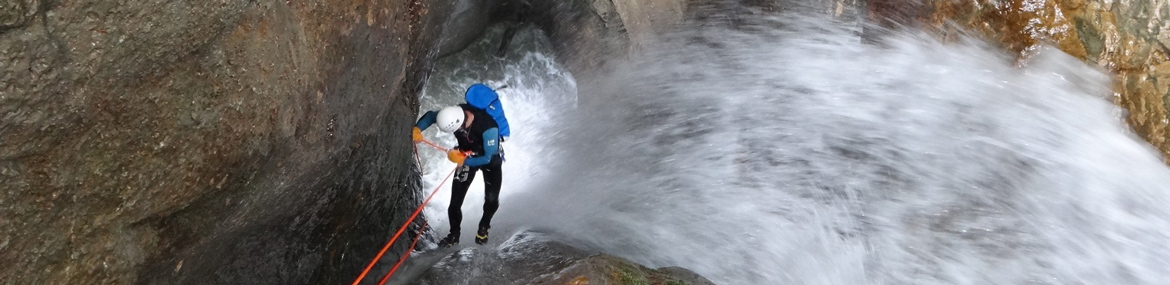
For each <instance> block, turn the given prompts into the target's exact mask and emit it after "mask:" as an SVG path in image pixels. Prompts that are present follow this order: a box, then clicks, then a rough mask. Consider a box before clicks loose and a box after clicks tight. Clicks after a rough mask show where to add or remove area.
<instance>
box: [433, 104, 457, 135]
mask: <svg viewBox="0 0 1170 285" xmlns="http://www.w3.org/2000/svg"><path fill="white" fill-rule="evenodd" d="M435 121H436V123H437V124H439V129H440V130H442V131H444V132H448V133H450V132H454V131H455V130H458V129H459V127H462V126H463V108H461V107H459V106H450V107H446V108H443V110H439V116H438V118H436V119H435Z"/></svg>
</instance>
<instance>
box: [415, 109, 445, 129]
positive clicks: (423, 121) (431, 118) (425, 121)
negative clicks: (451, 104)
mask: <svg viewBox="0 0 1170 285" xmlns="http://www.w3.org/2000/svg"><path fill="white" fill-rule="evenodd" d="M438 116H439V113H438V112H435V111H427V113H426V114H423V116H422V118H418V122H416V123H414V126H415V127H418V129H420V130H424V131H425V130H427V128H430V127H431V125H434V124H435V118H436V117H438Z"/></svg>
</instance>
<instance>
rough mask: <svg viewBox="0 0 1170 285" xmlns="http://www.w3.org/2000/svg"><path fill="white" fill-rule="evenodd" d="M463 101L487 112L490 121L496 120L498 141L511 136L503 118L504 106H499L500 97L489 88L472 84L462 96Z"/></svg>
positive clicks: (506, 119) (506, 122)
mask: <svg viewBox="0 0 1170 285" xmlns="http://www.w3.org/2000/svg"><path fill="white" fill-rule="evenodd" d="M463 99H465V100H467V104H469V105H471V106H473V107H476V108H480V109H483V110H484V111H487V113H488V115H491V116H492V119H495V120H496V125H497V126H498V127H499V131H500V141H501V142H502V141H503V139H505V138H507V137H508V136H509V135H511V130H509V128H508V118H507V117H504V105H503V104H500V95H499V94H496V91H495V90H492V88H491V87H488V86H487V85H483V84H480V83H476V84H472V85H471V87H468V88H467V93H464V94H463Z"/></svg>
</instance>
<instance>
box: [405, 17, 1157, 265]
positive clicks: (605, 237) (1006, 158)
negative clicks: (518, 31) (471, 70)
mask: <svg viewBox="0 0 1170 285" xmlns="http://www.w3.org/2000/svg"><path fill="white" fill-rule="evenodd" d="M788 18H789V19H790V20H775V19H765V20H759V21H758V22H756V25H758V26H751V27H740V28H737V29H729V28H720V27H704V28H696V29H694V30H693V31H691V32H686V33H681V34H676V35H672V36H670V37H668V38H667V40H666V41H664V42H662V43H660V44H657V45H654V46H653V48H648V49H647V50H651V51H654V52H650V53H649V54H647V55H645V56H643V57H640V58H638V59H636V60H633V61H632V62H631V63H630V64H628V65H623V66H622V67H621V68H619V70H618V72H615V73H614V75H613V76H612V77H610V78H607V79H605V80H600V81H599V82H600V83H599V84H596V85H590V86H584V87H583V89H584V90H586V91H587V92H589V93H587V94H581V97H580V100H581V101H580V102H579V103H578V102H576V101H575V100H573V99H571V98H575V97H574V95H573V94H575V93H576V86H574V85H572V83H571V82H572V80H571V78H569V77H568V76H566V75H564V72H563V71H560V69H559V68H558V67H556V66H555V65H553V64H551V61H550V60H548V56H545V55H543V54H541V53H540V52H528V53H525V56H526V57H527V56H531V57H532V58H533V59H536V60H532V61H523V60H522V61H520V62H529V63H533V64H529V65H524V64H519V65H514V66H513V67H514V68H510V69H508V70H507V71H506V72H504V73H503V74H504V77H505V78H506V79H503V80H499V79H497V81H493V80H481V79H478V78H475V76H462V77H461V76H458V75H456V76H452V77H451V79H449V80H448V81H446V82H449V83H450V86H455V87H451V88H455V89H453V90H455V91H450V90H449V91H444V92H450V93H453V95H451V96H449V97H443V96H436V95H434V94H435V93H431V92H434V90H435V89H433V88H435V87H434V86H432V85H434V84H433V82H435V81H432V84H428V87H427V89H428V91H427V92H428V94H430V95H428V96H431V97H432V98H446V99H443V100H448V101H449V102H448V101H444V102H426V103H425V104H424V109H427V108H431V109H435V108H436V107H437V106H441V105H443V104H439V103H444V104H451V103H455V102H457V101H458V100H461V96H462V89H463V88H466V86H467V84H469V83H471V82H477V81H487V82H489V84H499V83H501V82H502V81H507V82H508V85H509V86H510V88H509V89H508V90H505V91H503V92H501V93H502V94H503V96H504V99H503V100H504V102H503V103H504V106H505V109H506V110H507V112H508V116H509V120H510V121H511V122H512V124H513V126H512V129H513V132H514V134H513V137H512V140H510V141H509V142H508V143H506V144H505V145H504V147H505V149H506V150H507V154H508V163H506V164H505V168H504V171H505V177H504V188H503V189H504V190H503V192H502V194H501V196H502V203H501V207H500V211H499V213H498V214H497V215H496V219H495V223H494V225H495V228H493V235H494V236H506V235H507V234H508V233H509V231H515V230H518V229H525V228H536V229H542V230H547V231H551V232H556V233H559V234H560V235H563V236H565V237H566V239H568V240H569V241H570V242H572V243H574V244H576V245H579V246H582V247H584V248H587V249H592V250H597V251H603V252H607V253H611V254H615V255H619V256H622V257H626V258H629V259H631V260H634V261H636V262H640V263H643V264H646V265H649V266H652V267H657V266H682V267H685V268H689V269H692V270H694V271H696V272H698V273H700V274H702V275H704V276H706V277H708V278H710V279H712V280H713V281H715V282H717V283H720V284H1163V282H1165V280H1170V210H1168V209H1167V208H1166V207H1167V206H1170V189H1168V188H1170V186H1167V185H1170V170H1168V169H1167V167H1166V166H1165V165H1164V164H1162V162H1161V161H1160V160H1159V158H1158V156H1157V153H1156V152H1155V151H1154V150H1152V149H1151V148H1150V147H1148V146H1147V145H1146V144H1144V143H1142V142H1141V141H1140V140H1139V139H1137V138H1136V137H1135V136H1133V135H1132V134H1130V133H1129V132H1128V129H1127V127H1125V126H1124V124H1123V123H1122V122H1121V119H1120V116H1121V110H1120V109H1119V108H1117V107H1116V106H1114V105H1112V104H1110V103H1109V102H1108V101H1107V100H1106V98H1104V97H1103V96H1105V95H1108V94H1110V91H1109V89H1108V83H1109V82H1108V77H1107V76H1106V75H1104V74H1102V73H1101V72H1099V71H1097V70H1095V69H1093V68H1090V67H1088V66H1086V65H1085V64H1083V63H1081V62H1079V61H1077V60H1075V59H1073V58H1070V57H1068V56H1066V55H1064V54H1061V53H1059V52H1058V51H1045V52H1042V53H1041V54H1040V55H1038V56H1036V57H1034V58H1032V59H1031V60H1030V61H1029V62H1028V63H1027V64H1026V66H1025V67H1023V68H1016V67H1013V66H1012V64H1011V63H1010V60H1009V58H1008V57H1007V56H1006V55H1004V54H1002V53H999V52H994V51H991V50H993V49H992V48H988V47H986V46H984V45H983V44H980V43H977V42H974V41H967V42H962V43H956V44H941V43H938V42H934V41H931V40H928V39H925V38H923V37H915V36H899V37H895V38H891V39H890V40H889V41H888V42H887V44H886V45H884V46H878V45H867V44H862V43H859V41H858V39H857V37H856V36H855V35H854V34H853V33H851V31H849V30H847V29H842V28H838V27H836V26H834V25H832V24H829V23H825V22H824V21H822V20H818V19H796V20H791V19H793V18H795V17H791V16H789V17H788ZM531 35H532V34H528V36H531ZM519 36H520V35H518V37H519ZM529 40H532V39H529ZM513 42H516V43H518V42H525V41H524V40H521V39H519V38H518V39H517V40H514V41H513ZM533 42H539V41H536V40H533ZM545 50H547V49H545ZM542 64H543V65H542ZM440 68H441V67H440ZM514 82H523V83H514ZM547 86H561V88H547ZM444 96H446V95H444ZM435 139H437V140H438V141H440V142H443V143H445V144H447V145H451V144H453V143H454V142H453V139H452V138H450V136H449V135H446V136H438V137H437V138H435ZM427 157H428V158H427V160H426V162H425V164H427V165H428V167H427V181H432V184H431V185H432V186H433V183H434V182H437V181H439V180H441V179H442V177H441V175H443V174H446V173H447V172H448V171H449V170H450V169H449V168H446V167H441V166H444V164H442V163H440V162H442V161H445V160H443V158H442V157H441V156H440V155H439V154H437V153H432V154H428V155H427ZM436 165H438V166H436ZM445 187H446V186H445ZM443 192H448V191H447V190H444V191H443ZM441 193H442V192H441ZM440 195H443V194H440ZM448 197H449V196H440V197H437V198H436V199H435V201H433V202H432V205H431V206H430V207H428V215H429V217H430V218H431V223H432V224H435V225H442V224H445V223H446V220H445V216H446V214H445V209H446V200H447V199H448ZM480 205H482V182H480V181H479V180H477V182H476V183H475V184H473V190H472V191H471V192H469V194H468V200H467V201H466V202H465V204H464V209H465V214H464V217H465V218H464V220H465V222H466V224H465V225H464V227H469V226H470V225H473V224H474V223H475V222H476V221H477V220H478V217H479V210H478V209H479V207H480ZM437 227H438V228H440V232H444V230H442V229H445V226H437Z"/></svg>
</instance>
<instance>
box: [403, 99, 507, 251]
mask: <svg viewBox="0 0 1170 285" xmlns="http://www.w3.org/2000/svg"><path fill="white" fill-rule="evenodd" d="M464 99H465V101H466V102H465V103H464V104H459V105H456V106H448V107H445V108H443V109H441V110H439V111H437V112H436V111H427V112H426V113H425V114H423V116H422V117H421V118H419V120H418V122H417V123H416V124H415V128H414V130H413V132H412V136H413V140H414V141H415V142H421V141H423V136H422V131H423V130H426V129H427V128H429V127H430V126H431V125H436V124H437V125H438V127H439V130H440V131H443V132H451V133H453V134H454V135H455V139H456V140H457V141H458V145H457V146H456V147H455V148H452V149H451V150H450V151H448V152H447V159H448V160H450V161H451V162H454V163H457V164H459V167H458V169H457V170H456V172H455V181H454V182H452V184H451V204H450V205H449V207H448V209H447V218H448V220H449V221H450V226H451V230H450V233H449V234H448V235H447V236H446V237H444V238H443V239H442V240H440V241H439V246H440V247H451V246H454V245H456V244H459V234H460V223H461V222H462V221H463V211H462V209H461V206H462V205H463V199H464V198H465V197H466V196H467V190H468V188H469V187H470V186H471V182H472V181H473V180H475V173H476V172H483V176H484V206H483V210H484V211H483V217H481V218H480V221H479V226H478V229H477V230H476V235H475V243H476V244H485V243H487V240H488V230H489V229H491V220H492V216H493V215H495V213H496V210H497V209H499V206H500V204H499V196H500V183H501V180H502V179H503V174H502V172H501V165H502V164H503V162H504V153H503V150H502V148H501V147H500V143H501V142H503V141H504V139H505V138H507V137H508V136H509V135H510V134H511V133H510V129H509V128H508V120H507V118H506V117H504V108H503V104H502V103H500V100H499V95H498V94H497V93H496V92H495V90H492V88H490V87H488V86H487V85H483V84H478V83H477V84H472V85H471V86H470V87H468V88H467V91H466V92H465V93H464Z"/></svg>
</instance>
